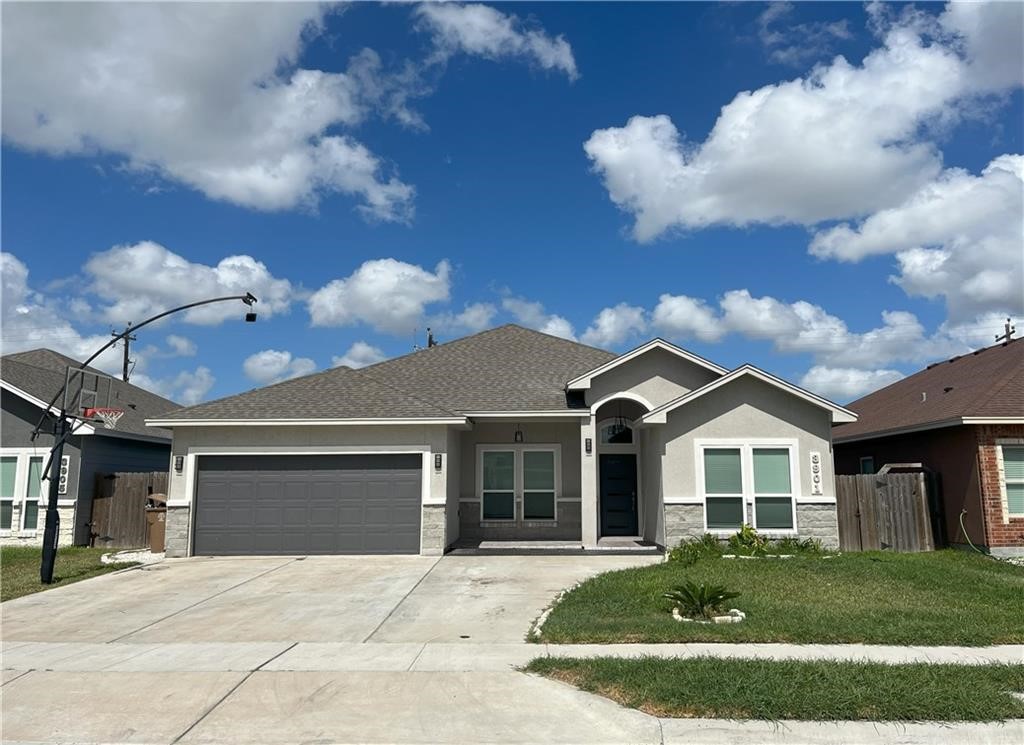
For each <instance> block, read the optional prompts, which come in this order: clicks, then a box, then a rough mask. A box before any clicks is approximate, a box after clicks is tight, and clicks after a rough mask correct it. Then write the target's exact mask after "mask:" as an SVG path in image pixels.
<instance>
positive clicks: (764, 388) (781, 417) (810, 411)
mask: <svg viewBox="0 0 1024 745" xmlns="http://www.w3.org/2000/svg"><path fill="white" fill-rule="evenodd" d="M660 426H661V433H660V437H661V438H662V443H663V445H662V470H663V486H664V497H665V499H666V500H668V502H669V503H670V504H666V506H665V511H666V517H665V522H666V545H674V544H675V543H678V541H679V538H681V537H682V535H683V532H684V528H683V526H684V525H685V527H686V530H690V531H692V530H694V529H695V530H697V533H698V534H699V533H701V532H703V527H702V526H703V523H702V522H701V523H700V524H697V523H696V522H695V518H694V515H696V516H697V517H698V518H700V519H701V520H702V519H703V512H702V509H703V508H702V506H701V505H687V504H671V502H673V500H675V499H693V498H696V497H699V496H700V494H701V491H702V490H701V488H700V486H699V485H698V484H697V453H696V450H695V446H694V443H695V441H697V440H713V439H736V440H743V439H765V440H770V439H781V440H795V441H796V446H797V447H796V453H795V461H796V463H795V465H796V468H797V472H798V474H799V478H798V480H797V483H796V485H795V487H794V488H795V491H796V493H795V495H794V496H795V497H796V498H797V500H798V501H797V505H796V506H797V511H796V528H797V532H798V534H799V535H800V537H810V538H820V539H821V540H822V542H823V543H826V544H831V541H832V540H833V537H835V540H836V542H837V541H838V529H837V527H836V521H835V512H836V510H835V504H834V500H835V476H834V469H833V462H832V451H831V415H830V413H829V412H827V411H825V410H824V409H821V408H820V407H817V406H815V405H813V404H811V403H809V402H806V401H803V400H802V399H800V398H797V397H796V396H794V395H792V394H790V393H787V392H785V391H782V390H780V389H778V388H775V387H774V386H771V385H769V384H767V383H764V382H762V381H759V380H756V379H752V378H741V379H739V380H737V381H735V382H733V383H731V384H729V385H726V386H724V387H722V388H719V389H717V390H715V391H712V392H711V393H708V394H707V395H705V396H704V397H702V398H700V399H698V400H696V401H694V402H692V403H690V404H687V405H686V406H684V407H682V408H680V409H676V410H675V411H674V412H672V413H670V414H669V416H668V421H667V423H666V424H664V425H660ZM811 451H816V452H818V453H820V454H821V462H822V491H823V494H822V495H820V497H814V499H815V500H816V501H817V502H818V503H815V504H801V503H800V502H799V500H800V498H804V499H808V498H811V492H812V490H811V469H810V461H809V458H810V455H809V454H810V452H811ZM830 502H831V503H830ZM670 513H671V514H672V515H673V517H671V518H670ZM684 514H685V515H686V518H685V520H684V519H683V518H682V517H679V516H680V515H684ZM747 521H748V522H750V521H751V516H750V513H749V511H748V513H747Z"/></svg>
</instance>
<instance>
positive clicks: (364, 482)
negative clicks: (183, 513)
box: [194, 454, 422, 555]
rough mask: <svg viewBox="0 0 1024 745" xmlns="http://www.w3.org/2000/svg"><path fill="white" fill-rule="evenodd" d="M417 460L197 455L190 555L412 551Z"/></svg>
mask: <svg viewBox="0 0 1024 745" xmlns="http://www.w3.org/2000/svg"><path fill="white" fill-rule="evenodd" d="M421 463H422V456H420V455H416V454H414V455H323V456H201V457H200V458H199V476H198V480H197V494H196V518H195V548H194V551H195V553H196V554H235V555H238V554H334V553H354V554H358V553H418V552H419V544H420V539H419V534H420V509H421V506H420V494H421V483H420V478H421V476H420V465H421Z"/></svg>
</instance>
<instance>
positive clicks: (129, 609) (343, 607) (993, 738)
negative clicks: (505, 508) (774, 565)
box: [0, 556, 1024, 745]
mask: <svg viewBox="0 0 1024 745" xmlns="http://www.w3.org/2000/svg"><path fill="white" fill-rule="evenodd" d="M657 560H658V559H657V557H653V558H652V557H621V556H540V557H537V556H531V557H500V556H499V557H495V556H490V557H480V556H449V557H445V558H443V559H440V560H438V559H428V558H421V557H309V558H305V559H303V558H280V557H279V558H258V559H257V558H251V559H188V560H175V561H167V562H164V563H162V564H157V565H153V566H150V567H146V568H144V569H136V570H129V571H126V572H120V573H116V574H111V575H105V576H103V577H99V578H96V579H93V580H89V581H86V582H81V583H78V584H75V585H69V586H67V587H64V588H58V589H54V590H50V591H48V592H44V593H39V594H37V595H32V596H28V597H25V598H21V599H18V600H14V601H10V602H7V603H3V604H2V605H0V616H2V622H3V626H2V629H3V676H2V680H0V683H2V685H3V687H2V688H0V695H2V699H3V700H2V711H0V713H2V722H3V738H4V741H5V742H8V741H24V742H79V743H82V742H84V743H92V742H110V743H121V742H124V743H143V742H144V743H178V742H182V743H186V742H195V743H223V744H224V745H231V744H233V743H251V742H264V743H291V742H300V741H318V742H338V743H342V742H377V743H472V742H490V743H523V742H545V743H579V742H588V743H622V742H635V743H666V742H680V743H682V742H688V743H693V742H730V743H741V742H776V741H777V742H822V743H825V742H828V743H839V742H861V741H863V736H864V734H865V733H866V732H867V729H865V727H866V726H870V727H872V728H874V727H880V729H873V730H872V731H874V732H876V733H878V737H879V738H881V739H885V735H884V734H883V733H885V732H890V730H891V732H890V734H892V735H893V736H895V735H896V734H897V733H898V734H899V735H900V741H901V742H906V743H917V742H921V743H924V742H934V741H937V739H938V741H941V738H942V737H962V738H965V739H969V740H970V741H972V742H993V743H1002V742H1006V743H1010V742H1013V743H1016V742H1019V741H1020V739H1021V737H1020V736H1021V734H1022V733H1024V730H1022V726H1021V723H1020V722H1009V723H1007V724H1006V725H1004V726H986V725H964V726H957V727H955V728H953V729H946V728H945V727H944V726H943V725H911V726H908V727H907V728H903V727H902V725H900V726H895V725H884V726H880V725H864V724H856V725H849V726H847V725H842V726H836V725H828V724H806V723H786V724H784V725H783V727H782V728H781V729H779V728H775V727H774V725H771V724H764V723H756V722H753V723H728V722H714V721H699V720H659V719H657V718H655V717H651V716H648V715H646V714H643V713H641V712H638V711H634V710H630V709H624V708H622V707H620V706H618V705H617V704H614V703H612V702H611V701H608V700H606V699H603V698H599V697H596V696H591V695H589V694H586V693H582V692H580V691H578V690H576V689H574V688H572V687H570V686H566V685H563V684H561V683H557V682H554V681H550V680H545V679H542V678H539V677H535V676H530V675H524V674H522V673H520V672H518V671H516V670H515V667H516V666H519V665H522V664H525V663H526V662H528V661H529V660H530V659H532V658H534V657H537V656H544V655H563V656H564V655H578V656H589V655H598V654H615V655H631V656H633V655H638V654H662V655H666V656H679V655H693V654H730V655H735V654H744V653H745V654H746V656H775V657H780V656H781V657H788V658H792V657H795V656H808V655H810V656H814V657H817V658H820V657H823V656H837V657H845V658H853V659H857V658H860V657H862V656H865V657H871V656H874V655H881V656H882V658H883V659H890V661H896V658H894V657H893V655H897V656H899V655H902V657H899V661H903V658H905V657H906V656H907V655H911V656H915V657H914V659H922V660H924V661H932V662H939V661H947V659H951V660H952V661H956V662H961V663H980V662H984V661H994V660H1006V659H1014V658H1016V659H1020V658H1021V656H1022V648H1021V647H1003V648H987V649H986V648H981V649H975V648H971V649H961V648H916V649H914V648H881V647H866V646H863V645H832V646H817V645H813V646H801V647H797V646H795V645H716V644H681V645H607V646H604V645H543V644H527V643H525V642H524V634H525V632H526V630H527V629H528V628H529V625H530V623H531V622H532V620H533V619H534V618H535V617H536V616H537V615H538V614H539V613H540V611H541V609H542V608H543V607H545V606H546V605H547V604H548V603H549V602H550V601H551V599H552V598H553V597H554V596H555V595H556V594H557V593H558V592H559V591H560V590H562V589H564V588H565V587H567V586H570V585H572V584H573V583H575V582H577V581H579V580H581V579H584V578H586V577H588V576H592V575H593V574H597V573H599V572H601V571H607V570H611V569H617V568H621V567H625V566H633V565H637V564H641V563H650V562H652V561H657ZM886 655H888V657H886ZM44 701H58V702H60V705H59V706H41V705H40V702H44ZM894 727H895V729H894ZM850 738H853V739H850ZM857 738H861V739H857Z"/></svg>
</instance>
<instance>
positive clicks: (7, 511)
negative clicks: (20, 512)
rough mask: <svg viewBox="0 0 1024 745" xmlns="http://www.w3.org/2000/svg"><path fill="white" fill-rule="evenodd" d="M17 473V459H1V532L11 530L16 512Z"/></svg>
mask: <svg viewBox="0 0 1024 745" xmlns="http://www.w3.org/2000/svg"><path fill="white" fill-rule="evenodd" d="M17 472H18V459H17V458H0V530H10V529H11V518H12V513H13V512H14V476H15V474H17Z"/></svg>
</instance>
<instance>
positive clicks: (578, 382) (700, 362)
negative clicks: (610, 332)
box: [566, 338, 728, 390]
mask: <svg viewBox="0 0 1024 745" xmlns="http://www.w3.org/2000/svg"><path fill="white" fill-rule="evenodd" d="M656 349H660V350H663V351H666V352H668V353H670V354H672V355H675V356H676V357H679V358H681V359H684V360H686V361H687V362H690V363H693V364H694V365H697V366H698V367H702V368H704V369H705V370H709V371H710V372H713V373H715V374H716V375H725V373H726V372H728V371H727V370H726V369H725V368H724V367H721V366H720V365H716V364H715V363H714V362H711V361H710V360H706V359H704V358H703V357H700V356H699V355H696V354H693V353H692V352H687V351H686V350H685V349H683V348H682V347H677V346H676V345H675V344H671V343H669V342H667V341H665V340H664V339H660V338H659V339H651V341H649V342H647V343H646V344H642V345H641V346H639V347H637V348H636V349H632V350H630V351H628V352H626V353H625V354H620V355H619V356H617V357H613V358H612V359H610V360H608V361H607V362H605V363H604V364H602V365H599V366H598V367H595V368H593V369H591V370H588V371H586V372H585V373H583V374H582V375H579V376H577V377H575V378H573V379H572V380H570V381H569V382H568V384H567V385H566V387H567V388H568V389H569V390H587V389H589V388H590V386H591V383H592V381H593V379H594V378H596V377H599V376H600V375H603V374H604V373H606V372H608V371H610V370H614V369H615V368H617V367H619V366H620V365H624V364H627V363H629V362H630V361H631V360H634V359H636V358H637V357H640V356H642V355H645V354H647V353H648V352H651V351H653V350H656Z"/></svg>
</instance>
